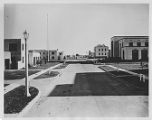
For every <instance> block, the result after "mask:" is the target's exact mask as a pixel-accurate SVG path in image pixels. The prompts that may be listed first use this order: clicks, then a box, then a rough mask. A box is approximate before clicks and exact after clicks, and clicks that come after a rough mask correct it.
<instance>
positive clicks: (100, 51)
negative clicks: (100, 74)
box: [94, 44, 109, 58]
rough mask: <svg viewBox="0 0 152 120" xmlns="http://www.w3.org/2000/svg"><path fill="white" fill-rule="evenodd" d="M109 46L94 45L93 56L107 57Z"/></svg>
mask: <svg viewBox="0 0 152 120" xmlns="http://www.w3.org/2000/svg"><path fill="white" fill-rule="evenodd" d="M108 52H109V48H108V46H105V45H104V44H103V45H100V44H99V45H97V46H95V47H94V55H95V58H107V57H108Z"/></svg>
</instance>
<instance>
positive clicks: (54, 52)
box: [49, 50, 58, 61]
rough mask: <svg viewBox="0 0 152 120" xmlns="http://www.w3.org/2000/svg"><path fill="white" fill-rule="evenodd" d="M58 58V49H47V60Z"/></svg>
mask: <svg viewBox="0 0 152 120" xmlns="http://www.w3.org/2000/svg"><path fill="white" fill-rule="evenodd" d="M56 60H58V50H49V61H56Z"/></svg>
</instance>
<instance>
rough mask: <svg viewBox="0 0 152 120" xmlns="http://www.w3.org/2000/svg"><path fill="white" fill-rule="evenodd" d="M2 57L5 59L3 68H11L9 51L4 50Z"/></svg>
mask: <svg viewBox="0 0 152 120" xmlns="http://www.w3.org/2000/svg"><path fill="white" fill-rule="evenodd" d="M4 59H5V66H4V68H5V69H10V68H11V66H10V65H11V52H9V51H5V52H4Z"/></svg>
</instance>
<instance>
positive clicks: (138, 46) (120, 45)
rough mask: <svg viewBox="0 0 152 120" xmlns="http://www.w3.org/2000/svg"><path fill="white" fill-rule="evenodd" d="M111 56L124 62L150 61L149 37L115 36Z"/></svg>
mask: <svg viewBox="0 0 152 120" xmlns="http://www.w3.org/2000/svg"><path fill="white" fill-rule="evenodd" d="M111 56H112V57H119V58H121V59H123V60H140V59H148V36H114V37H112V38H111Z"/></svg>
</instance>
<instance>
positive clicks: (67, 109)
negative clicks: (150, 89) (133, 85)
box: [24, 64, 148, 117]
mask: <svg viewBox="0 0 152 120" xmlns="http://www.w3.org/2000/svg"><path fill="white" fill-rule="evenodd" d="M97 67H98V66H95V65H91V64H70V65H68V67H67V68H65V69H63V70H62V71H61V72H62V75H60V76H58V77H56V78H53V79H52V78H51V79H43V80H42V79H41V80H33V81H32V82H31V84H32V85H35V86H39V87H41V88H42V86H43V90H44V91H43V93H44V95H43V96H41V98H40V99H39V101H38V102H37V103H36V104H34V105H33V107H32V108H31V109H30V110H29V111H28V113H27V114H26V115H25V116H24V117H145V116H148V96H48V95H49V94H50V93H52V91H53V90H54V89H55V87H56V86H60V85H62V86H63V85H71V84H74V80H75V75H76V73H86V72H104V71H102V70H101V69H99V68H97ZM94 79H95V78H94ZM101 80H102V78H101ZM35 81H36V82H35ZM44 81H45V82H44ZM84 85H85V84H84ZM105 87H106V86H105ZM46 91H47V92H46Z"/></svg>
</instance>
